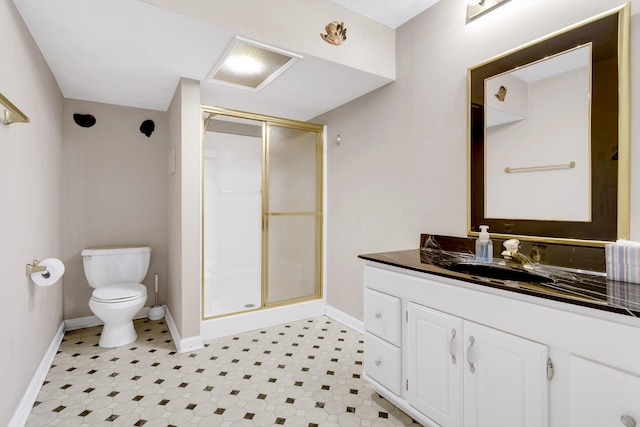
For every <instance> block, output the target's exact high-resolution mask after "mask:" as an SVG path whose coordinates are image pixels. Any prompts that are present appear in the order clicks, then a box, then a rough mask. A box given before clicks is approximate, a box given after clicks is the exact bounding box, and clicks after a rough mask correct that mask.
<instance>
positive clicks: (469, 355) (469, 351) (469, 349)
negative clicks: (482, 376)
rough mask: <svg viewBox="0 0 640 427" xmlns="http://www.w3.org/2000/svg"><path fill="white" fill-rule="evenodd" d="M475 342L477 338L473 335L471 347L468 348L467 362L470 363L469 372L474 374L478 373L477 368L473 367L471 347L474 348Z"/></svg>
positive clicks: (470, 340) (470, 338)
mask: <svg viewBox="0 0 640 427" xmlns="http://www.w3.org/2000/svg"><path fill="white" fill-rule="evenodd" d="M474 342H475V338H473V335H472V336H470V337H469V347H467V362H468V363H469V370H470V371H471V373H472V374H473V373H474V372H475V371H476V367H475V366H473V360H471V347H473V343H474Z"/></svg>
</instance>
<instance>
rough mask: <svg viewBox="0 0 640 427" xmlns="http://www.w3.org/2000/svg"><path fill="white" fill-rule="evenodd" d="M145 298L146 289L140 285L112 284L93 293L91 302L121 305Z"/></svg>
mask: <svg viewBox="0 0 640 427" xmlns="http://www.w3.org/2000/svg"><path fill="white" fill-rule="evenodd" d="M146 297H147V287H146V286H145V285H143V284H141V283H114V284H112V285H107V286H102V287H100V288H98V289H96V290H94V291H93V294H92V295H91V300H92V301H94V302H100V303H122V302H127V301H133V300H136V299H139V298H146Z"/></svg>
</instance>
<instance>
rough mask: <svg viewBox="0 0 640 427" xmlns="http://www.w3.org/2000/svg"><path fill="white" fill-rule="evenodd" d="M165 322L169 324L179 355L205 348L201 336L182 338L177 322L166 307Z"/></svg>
mask: <svg viewBox="0 0 640 427" xmlns="http://www.w3.org/2000/svg"><path fill="white" fill-rule="evenodd" d="M164 320H165V321H166V322H167V326H168V327H169V333H170V334H171V338H172V339H173V343H174V344H175V346H176V350H178V353H188V352H190V351H195V350H200V349H201V348H204V342H203V341H202V337H200V336H199V335H198V336H193V337H187V338H182V337H181V336H180V333H179V332H178V327H177V326H176V322H175V321H174V320H173V317H171V313H170V312H169V308H167V307H166V306H165V313H164Z"/></svg>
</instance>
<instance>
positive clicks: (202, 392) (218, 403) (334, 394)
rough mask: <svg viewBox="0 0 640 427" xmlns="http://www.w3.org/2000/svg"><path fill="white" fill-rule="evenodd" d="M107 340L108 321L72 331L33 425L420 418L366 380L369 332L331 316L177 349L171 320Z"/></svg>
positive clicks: (164, 426)
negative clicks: (122, 340)
mask: <svg viewBox="0 0 640 427" xmlns="http://www.w3.org/2000/svg"><path fill="white" fill-rule="evenodd" d="M135 326H136V331H137V332H138V339H137V340H136V341H135V342H134V343H132V344H130V345H127V346H123V347H119V348H115V349H103V348H100V347H98V340H99V335H100V327H96V328H87V329H82V330H78V331H70V332H67V333H66V335H65V338H64V340H63V342H62V344H61V346H60V349H59V351H58V354H57V355H56V357H55V360H54V362H53V365H52V367H51V370H50V371H49V374H48V375H47V378H46V380H45V382H44V385H43V387H42V390H41V391H40V394H39V395H38V398H37V401H36V403H35V404H34V406H33V409H32V412H31V415H30V416H29V419H28V422H27V426H29V427H39V426H60V427H64V426H76V427H77V426H145V427H157V426H161V427H169V426H176V427H177V426H199V427H200V426H201V427H215V426H271V425H285V426H304V427H313V426H327V427H328V426H342V427H345V426H405V425H416V426H417V425H418V424H414V421H413V420H412V419H411V418H410V417H408V416H407V415H406V414H404V413H403V412H402V411H400V410H399V409H397V408H395V407H394V406H393V405H392V404H391V403H389V402H388V401H386V400H384V399H383V398H381V397H380V396H379V395H378V394H377V393H376V392H375V391H373V389H372V388H371V387H370V386H369V385H368V383H366V382H365V381H364V380H362V379H361V378H360V375H361V373H362V361H363V338H362V335H361V334H359V333H357V332H355V331H353V330H351V329H349V328H347V327H346V326H344V325H342V324H341V323H339V322H337V321H334V320H331V319H329V318H327V317H324V316H322V317H316V318H312V319H308V320H302V321H298V322H292V323H289V324H283V325H279V326H275V327H272V328H265V329H261V330H256V331H252V332H247V333H243V334H238V335H235V336H230V337H226V338H222V339H216V340H211V341H208V342H207V343H206V344H205V348H204V349H202V350H199V351H196V352H192V353H185V354H180V353H177V352H176V351H175V346H174V345H173V342H172V340H171V336H170V334H169V332H168V328H167V326H166V324H165V323H164V320H160V321H150V320H147V319H141V320H137V321H135Z"/></svg>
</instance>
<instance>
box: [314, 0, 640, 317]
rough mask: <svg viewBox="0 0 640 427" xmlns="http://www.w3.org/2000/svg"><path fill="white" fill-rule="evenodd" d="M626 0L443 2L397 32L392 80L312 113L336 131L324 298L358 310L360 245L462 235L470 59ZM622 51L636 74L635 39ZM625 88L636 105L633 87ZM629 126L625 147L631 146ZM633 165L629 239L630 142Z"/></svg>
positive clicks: (635, 215) (635, 209)
mask: <svg viewBox="0 0 640 427" xmlns="http://www.w3.org/2000/svg"><path fill="white" fill-rule="evenodd" d="M623 3H624V1H621V0H600V1H597V2H596V1H589V2H584V1H581V0H565V1H562V2H558V1H554V0H538V1H519V0H513V1H510V2H507V3H505V4H504V5H502V6H500V7H498V8H496V9H495V10H494V11H492V12H490V13H488V14H486V15H483V16H481V17H479V18H478V19H476V20H474V21H472V22H470V23H469V24H468V25H465V17H466V2H464V1H455V0H443V1H441V2H439V3H438V4H436V5H435V6H434V7H432V8H431V9H428V10H427V11H426V12H424V13H423V14H421V15H419V16H418V17H416V18H415V19H413V20H411V21H409V22H408V23H407V24H405V25H403V26H402V27H400V28H399V29H398V30H397V34H396V55H397V57H396V61H397V70H396V72H397V74H396V77H397V79H396V81H395V82H394V83H391V84H389V85H387V86H385V87H383V88H381V89H379V90H377V91H375V92H373V93H370V94H368V95H365V96H363V97H361V98H359V99H357V100H355V101H353V102H351V103H349V104H346V105H344V106H342V107H340V108H337V109H335V110H333V111H331V112H329V113H327V114H324V115H322V116H320V117H319V118H316V119H314V120H312V121H314V122H324V123H326V124H327V125H328V136H327V140H328V141H333V140H334V139H335V136H336V134H340V135H341V137H342V143H341V145H340V146H336V145H335V144H333V143H331V142H329V147H328V172H327V173H328V176H327V182H328V213H327V224H328V231H327V233H328V237H327V240H328V242H327V245H328V247H327V287H328V291H327V294H328V295H327V298H328V299H327V303H328V305H330V306H333V307H335V308H338V309H340V310H342V311H344V312H345V313H347V314H350V315H351V316H353V317H355V318H358V319H362V300H363V295H362V294H363V291H362V289H363V279H362V262H361V261H360V260H358V259H357V255H358V254H362V253H371V252H381V251H390V250H402V249H410V248H417V247H418V242H419V240H418V239H419V234H420V233H439V234H448V235H454V236H465V235H466V232H467V230H466V216H467V205H466V191H467V190H466V188H467V187H466V186H467V164H466V162H467V129H466V126H467V125H466V121H467V115H466V111H467V107H466V105H467V67H469V66H471V65H474V64H477V63H479V62H481V61H483V60H485V59H486V58H490V57H493V56H495V55H497V54H500V53H502V52H505V51H507V50H510V49H512V48H515V47H518V46H520V45H522V44H524V43H526V42H529V41H531V40H534V39H537V38H539V37H542V36H544V35H546V34H549V33H551V32H553V31H556V30H559V29H562V28H564V27H566V26H568V25H571V24H574V23H576V22H578V21H581V20H584V19H587V18H589V17H591V16H593V15H596V14H598V13H601V12H604V11H606V10H609V9H611V8H613V7H616V6H618V5H621V4H623ZM636 9H637V7H636ZM639 19H640V18H639V17H638V16H634V17H633V19H632V31H631V40H637V39H638V30H639V28H640V27H639V26H640V22H638V21H639ZM631 49H632V73H631V75H632V76H633V75H637V72H638V70H639V69H640V64H638V61H639V59H640V58H639V56H640V45H638V44H632V46H631ZM634 72H635V74H634ZM632 91H633V92H632V95H631V96H632V110H633V105H635V104H637V103H638V102H640V85H634V86H633V87H632ZM637 123H638V121H637V120H636V121H635V122H634V123H633V125H632V146H635V145H637V144H639V143H640V137H639V136H638V133H637V130H638V129H637V126H638V125H637ZM634 166H635V167H634ZM631 169H632V175H631V181H632V182H631V194H632V195H633V196H632V203H631V218H632V223H631V237H632V238H634V239H636V240H637V239H640V195H639V194H640V193H638V188H639V185H640V182H638V180H639V179H640V176H639V175H638V173H637V171H638V170H639V169H640V150H633V148H632V167H631Z"/></svg>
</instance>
